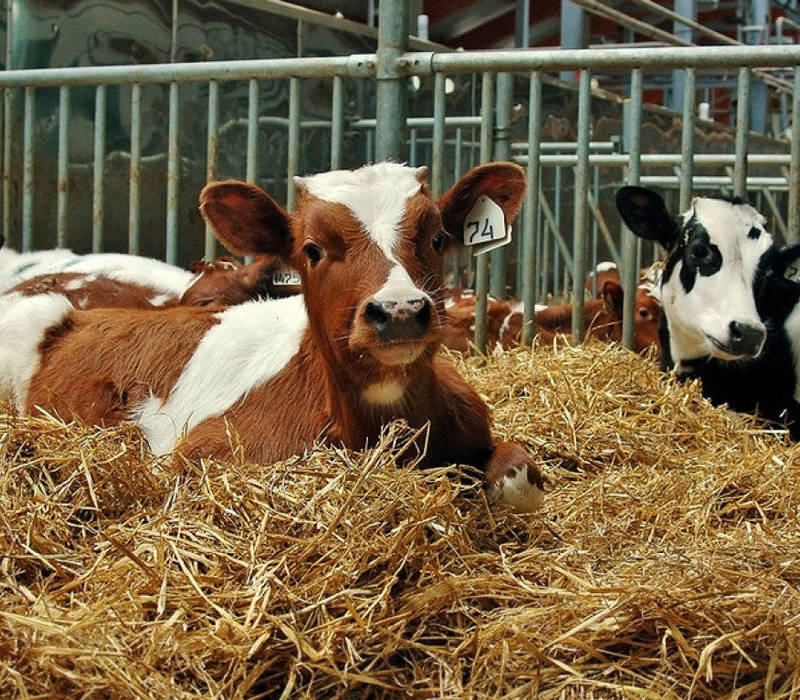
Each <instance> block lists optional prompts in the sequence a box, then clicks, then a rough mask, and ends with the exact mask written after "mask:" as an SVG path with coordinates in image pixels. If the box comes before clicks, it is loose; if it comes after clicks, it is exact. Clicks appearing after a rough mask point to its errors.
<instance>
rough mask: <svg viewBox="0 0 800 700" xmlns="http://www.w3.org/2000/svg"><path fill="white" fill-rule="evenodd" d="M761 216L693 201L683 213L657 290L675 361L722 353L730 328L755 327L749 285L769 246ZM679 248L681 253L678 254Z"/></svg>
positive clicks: (757, 324)
mask: <svg viewBox="0 0 800 700" xmlns="http://www.w3.org/2000/svg"><path fill="white" fill-rule="evenodd" d="M764 223H765V220H764V217H763V216H761V214H759V213H758V212H757V211H756V210H755V209H753V207H751V206H749V205H747V204H731V203H730V202H727V201H724V200H717V199H707V198H698V199H695V200H694V201H693V202H692V208H691V209H690V210H689V211H687V212H686V213H684V214H683V216H682V225H681V229H680V232H679V242H678V246H679V248H678V250H676V254H677V253H678V252H679V251H680V252H682V254H681V255H680V257H679V258H678V259H677V261H676V263H675V265H674V267H673V268H672V269H671V270H670V269H669V266H668V269H667V272H666V273H665V276H664V281H663V283H662V284H663V286H662V290H661V297H662V303H663V304H664V312H665V313H666V314H667V318H668V319H669V327H670V344H671V346H672V347H671V349H672V352H673V358H674V359H675V360H676V362H679V361H680V360H682V359H691V358H695V357H702V356H705V355H713V356H716V357H719V358H721V359H735V355H733V354H732V353H730V352H728V351H726V347H727V346H729V344H730V333H731V324H732V323H738V324H746V325H749V326H754V327H760V328H761V329H762V330H763V324H762V323H761V320H760V318H759V316H758V312H757V311H756V303H755V298H754V293H753V284H754V282H755V278H756V272H757V269H758V263H759V261H760V259H761V256H762V255H763V254H764V253H765V252H766V251H767V249H769V247H770V246H771V245H772V237H771V236H770V235H769V234H768V233H767V232H766V231H765V230H764ZM681 248H683V250H682V251H681Z"/></svg>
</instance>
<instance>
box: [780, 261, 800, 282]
mask: <svg viewBox="0 0 800 700" xmlns="http://www.w3.org/2000/svg"><path fill="white" fill-rule="evenodd" d="M783 277H784V279H787V280H789V281H790V282H796V283H797V284H800V260H795V261H794V262H793V263H791V264H789V265H787V266H786V271H785V272H784V273H783Z"/></svg>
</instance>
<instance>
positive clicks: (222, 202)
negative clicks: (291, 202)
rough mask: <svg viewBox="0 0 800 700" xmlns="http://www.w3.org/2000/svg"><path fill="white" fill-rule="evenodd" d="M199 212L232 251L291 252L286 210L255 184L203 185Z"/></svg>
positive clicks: (223, 183)
mask: <svg viewBox="0 0 800 700" xmlns="http://www.w3.org/2000/svg"><path fill="white" fill-rule="evenodd" d="M200 213H201V214H202V215H203V218H204V219H205V220H206V221H207V222H208V223H209V225H210V226H211V228H212V229H213V230H214V235H215V236H216V237H217V239H218V240H219V241H220V243H222V244H223V245H224V246H225V247H226V248H227V249H228V250H230V251H231V252H233V253H237V254H238V255H276V256H279V257H281V258H288V257H289V256H290V255H291V252H292V243H293V239H292V230H291V218H290V217H289V214H288V212H287V211H286V210H285V209H284V208H283V207H282V206H281V205H280V204H278V203H277V202H276V201H275V200H274V199H272V197H270V196H269V195H268V194H267V193H266V192H264V190H262V189H261V188H259V187H256V186H255V185H251V184H249V183H247V182H241V181H239V180H223V181H222V182H212V183H211V184H209V185H206V186H205V187H204V188H203V191H202V192H201V193H200Z"/></svg>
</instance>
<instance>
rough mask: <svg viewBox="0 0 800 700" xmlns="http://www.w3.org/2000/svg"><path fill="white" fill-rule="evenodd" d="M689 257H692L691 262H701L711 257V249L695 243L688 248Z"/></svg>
mask: <svg viewBox="0 0 800 700" xmlns="http://www.w3.org/2000/svg"><path fill="white" fill-rule="evenodd" d="M689 255H691V256H692V260H694V261H695V262H698V263H699V262H703V260H705V259H706V258H708V257H709V255H711V249H710V248H709V247H708V246H707V245H706V244H705V243H695V244H694V245H692V247H691V248H689Z"/></svg>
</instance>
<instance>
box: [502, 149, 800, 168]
mask: <svg viewBox="0 0 800 700" xmlns="http://www.w3.org/2000/svg"><path fill="white" fill-rule="evenodd" d="M544 145H545V144H542V146H544ZM513 159H514V161H516V162H517V163H523V164H524V163H527V162H528V156H527V155H524V154H520V155H515V156H514V158H513ZM576 162H577V156H575V155H574V154H572V153H563V154H551V155H545V156H541V157H540V158H539V164H540V165H548V166H572V165H575V163H576ZM682 162H683V159H682V157H681V155H680V153H646V154H643V155H642V156H641V164H642V165H643V166H646V165H650V166H665V165H680V164H681V163H682ZM735 163H736V156H735V154H733V153H697V154H695V156H694V164H695V166H701V167H702V166H709V167H710V166H715V165H720V166H722V165H734V164H735ZM790 163H791V156H790V155H789V154H788V153H785V154H784V153H750V154H749V155H748V156H747V164H748V165H775V166H779V165H780V166H784V165H789V164H790ZM629 164H630V156H629V155H628V154H627V153H609V154H605V153H604V154H596V155H590V156H589V165H599V166H605V167H620V168H625V167H628V165H629Z"/></svg>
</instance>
